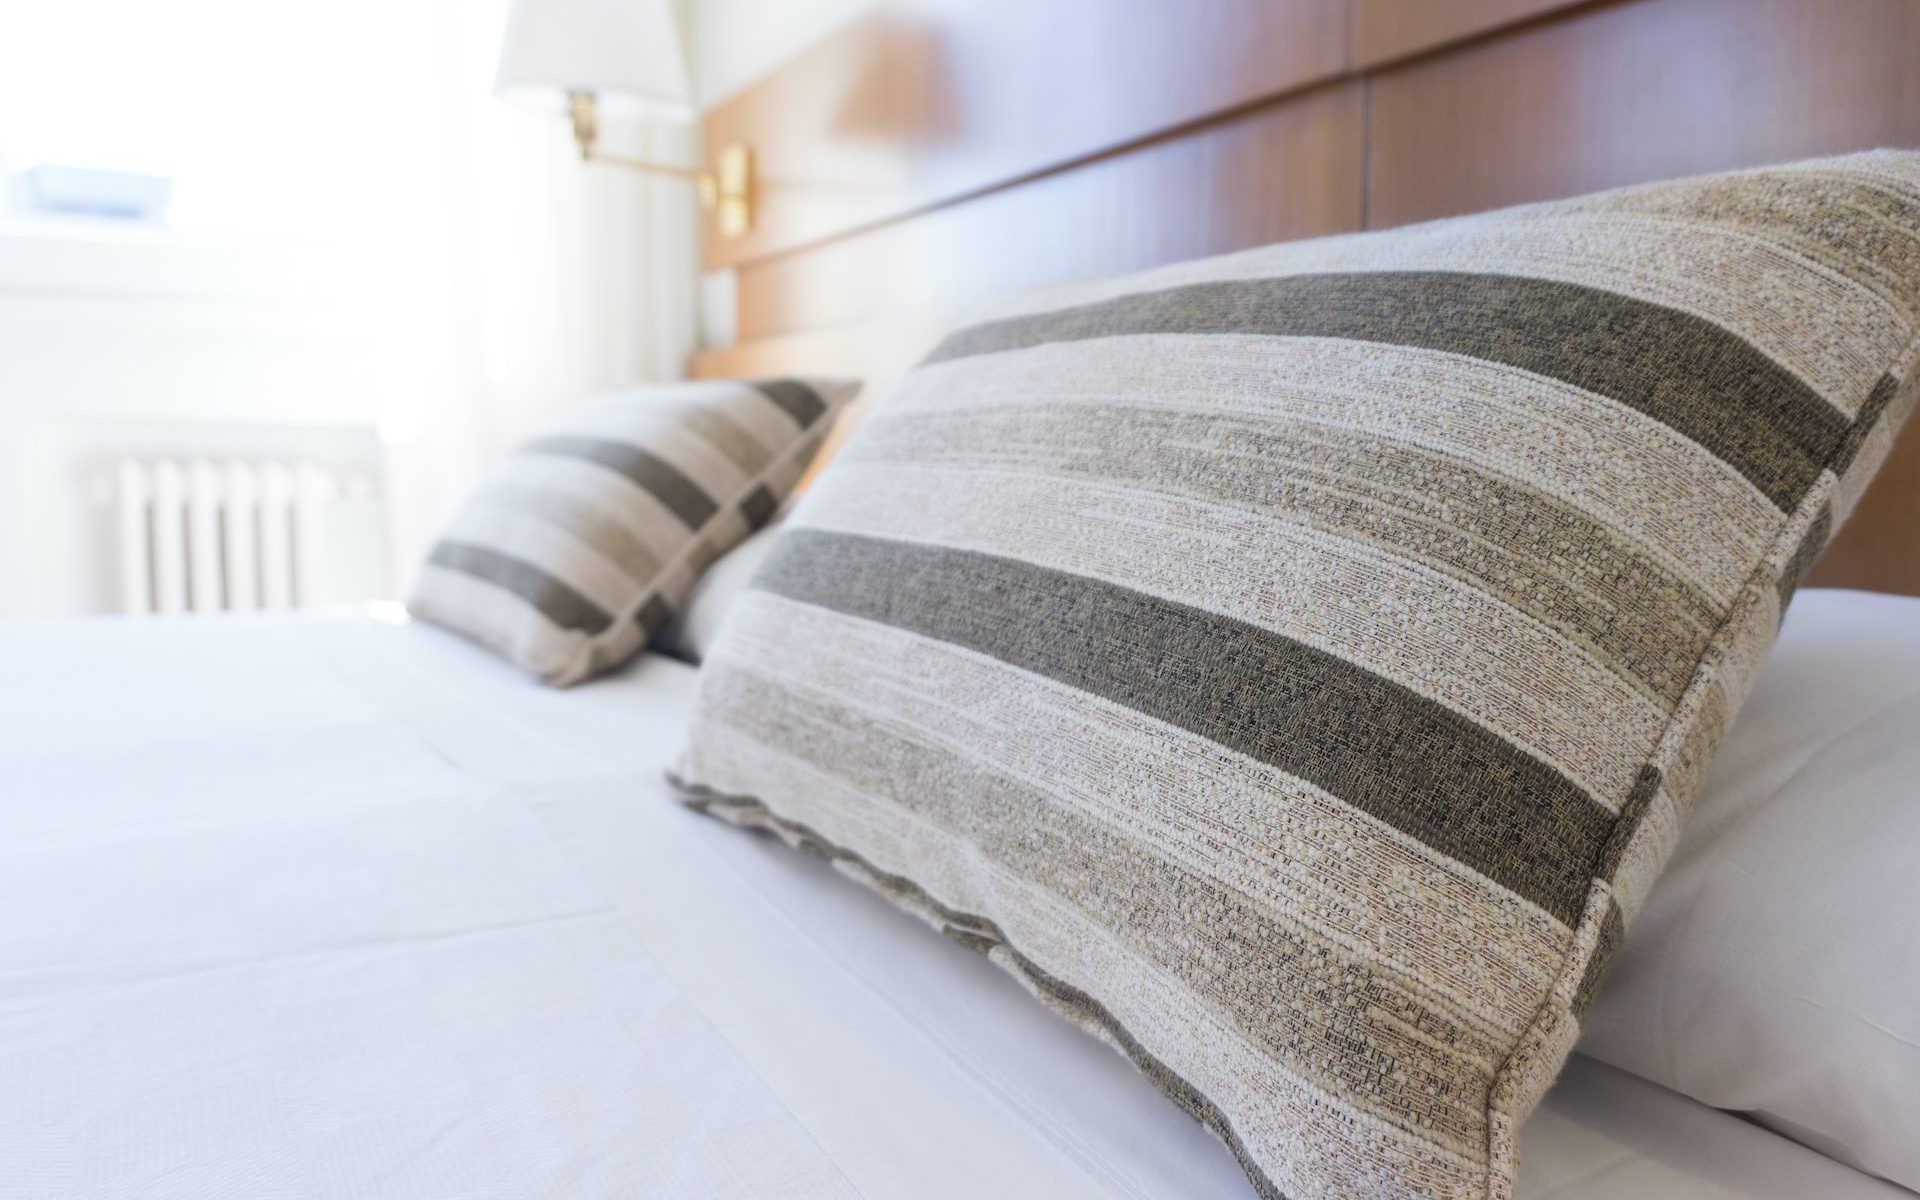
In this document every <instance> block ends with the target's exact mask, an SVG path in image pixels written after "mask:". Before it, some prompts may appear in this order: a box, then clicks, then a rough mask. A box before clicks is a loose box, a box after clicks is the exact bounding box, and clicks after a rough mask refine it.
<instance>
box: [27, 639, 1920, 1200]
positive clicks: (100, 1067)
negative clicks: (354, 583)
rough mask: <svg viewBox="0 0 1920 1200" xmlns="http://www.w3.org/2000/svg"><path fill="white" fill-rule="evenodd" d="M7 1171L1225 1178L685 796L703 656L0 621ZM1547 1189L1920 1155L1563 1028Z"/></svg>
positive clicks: (779, 850)
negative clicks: (678, 760)
mask: <svg viewBox="0 0 1920 1200" xmlns="http://www.w3.org/2000/svg"><path fill="white" fill-rule="evenodd" d="M0 663H4V664H6V668H5V670H6V674H5V677H4V682H0V1197H4V1198H9V1200H10V1198H14V1197H21V1198H26V1197H32V1198H34V1200H40V1198H43V1197H141V1198H143V1200H144V1198H147V1197H166V1196H181V1197H225V1196H232V1197H248V1198H253V1197H348V1196H351V1197H409V1198H412V1197H422V1198H437V1197H496V1196H498V1197H515V1198H518V1197H570V1198H575V1197H578V1198H591V1197H602V1196H606V1197H613V1196H622V1197H625V1196H647V1197H674V1196H686V1197H703V1198H704V1197H791V1198H812V1197H834V1198H840V1197H854V1196H864V1197H868V1198H871V1200H880V1198H890V1197H909V1196H910V1197H934V1198H937V1197H976V1196H982V1195H993V1196H1005V1197H1023V1196H1034V1197H1039V1196H1045V1197H1078V1196H1085V1197H1095V1196H1127V1197H1143V1198H1144V1197H1201V1196H1205V1197H1234V1196H1244V1195H1248V1194H1249V1189H1248V1187H1247V1185H1246V1183H1245V1181H1244V1179H1243V1178H1242V1177H1241V1175H1240V1173H1239V1171H1238V1169H1237V1167H1236V1166H1235V1165H1234V1163H1233V1161H1232V1159H1231V1157H1230V1156H1229V1155H1228V1154H1227V1152H1226V1151H1225V1150H1224V1148H1222V1147H1221V1146H1220V1145H1219V1144H1218V1143H1216V1142H1214V1141H1213V1140H1212V1139H1211V1138H1210V1137H1208V1136H1207V1135H1206V1134H1205V1133H1204V1132H1202V1131H1201V1130H1200V1129H1199V1127H1198V1126H1197V1125H1196V1124H1195V1123H1194V1122H1192V1121H1191V1120H1189V1119H1188V1118H1186V1117H1185V1116H1184V1115H1183V1114H1181V1113H1180V1112H1179V1111H1178V1110H1176V1109H1175V1108H1174V1107H1173V1106H1172V1105H1171V1104H1170V1103H1169V1102H1167V1101H1166V1100H1164V1099H1163V1098H1162V1097H1161V1096H1160V1095H1159V1094H1158V1092H1156V1091H1155V1090H1154V1089H1153V1087H1152V1086H1151V1085H1150V1084H1148V1083H1147V1082H1146V1081H1145V1079H1144V1078H1142V1077H1141V1076H1139V1075H1138V1074H1137V1073H1136V1072H1134V1071H1133V1069H1132V1068H1131V1067H1130V1066H1129V1065H1128V1064H1127V1063H1126V1062H1125V1061H1124V1060H1123V1059H1122V1058H1121V1057H1120V1056H1119V1055H1117V1054H1115V1053H1113V1052H1112V1051H1110V1050H1108V1049H1107V1048H1105V1047H1104V1046H1102V1045H1100V1044H1099V1043H1097V1042H1096V1041H1094V1040H1093V1039H1092V1038H1090V1037H1088V1036H1086V1035H1085V1034H1083V1033H1081V1032H1080V1031H1078V1030H1077V1029H1074V1028H1073V1027H1071V1026H1070V1025H1068V1024H1067V1023H1066V1022H1063V1021H1060V1020H1058V1019H1057V1018H1054V1017H1053V1016H1051V1015H1050V1014H1049V1013H1047V1012H1046V1011H1045V1010H1044V1009H1042V1008H1041V1006H1039V1005H1038V1004H1036V1003H1034V1002H1033V1001H1032V1000H1030V999H1029V998H1028V997H1027V996H1026V995H1025V994H1024V993H1023V992H1022V991H1021V990H1020V989H1019V987H1018V986H1017V985H1016V984H1014V983H1013V981H1012V980H1010V979H1009V978H1007V977H1006V976H1004V975H1002V974H1001V973H1000V972H999V971H997V970H996V969H994V968H993V967H992V966H991V965H990V964H988V963H987V962H986V961H985V960H984V959H982V958H980V957H979V956H978V955H975V954H973V953H972V952H970V951H968V950H965V949H963V948H962V947H959V946H957V945H955V944H953V943H950V942H948V941H947V940H946V939H943V938H940V937H938V936H936V935H934V934H933V933H932V932H931V931H929V930H927V929H925V928H924V927H922V926H920V925H919V924H917V923H916V922H914V921H912V920H911V919H910V918H907V917H905V916H904V915H902V914H900V913H898V912H896V911H894V910H893V909H891V908H890V907H889V906H887V905H886V904H884V903H882V902H880V901H879V900H877V899H876V898H874V897H872V896H871V895H869V894H867V893H866V892H864V891H863V890H862V889H860V888H859V887H857V886H856V885H854V884H852V883H851V882H849V881H846V880H844V879H842V878H840V877H839V876H837V875H835V874H834V873H833V872H831V871H830V870H828V869H827V868H826V867H825V866H824V865H823V864H821V863H819V862H817V861H815V860H812V859H810V858H808V857H806V856H803V855H799V854H795V853H793V852H791V851H789V850H787V849H785V848H783V847H779V846H776V845H774V844H772V843H771V842H770V841H769V840H767V839H764V838H759V837H754V836H750V835H747V834H745V833H743V832H741V831H739V830H736V829H732V828H729V827H725V826H723V825H721V824H720V823H718V822H714V821H711V820H708V819H706V818H703V817H700V816H698V815H696V814H693V813H690V812H688V811H686V810H683V809H681V808H680V807H679V806H678V805H676V804H674V803H672V801H671V799H670V797H669V795H668V792H667V790H666V788H665V786H664V784H663V783H662V782H661V780H660V770H661V768H662V766H663V765H664V764H665V763H666V762H667V761H668V759H669V757H670V756H671V755H672V753H673V752H674V750H675V749H676V745H677V741H678V736H679V730H680V727H681V722H682V721H683V719H684V717H683V714H684V712H685V710H686V705H687V702H688V699H689V697H690V695H691V688H692V682H693V672H692V670H691V668H688V667H685V666H683V665H681V664H679V663H675V662H671V661H668V660H665V659H660V658H648V659H645V660H643V661H642V662H640V663H639V664H636V665H635V666H634V667H633V668H631V669H630V670H628V671H626V672H624V673H623V674H621V675H619V676H617V677H615V678H613V679H609V680H606V681H603V682H599V683H595V684H590V685H588V686H586V687H583V688H580V689H575V690H573V691H569V692H552V691H548V690H545V689H542V688H539V687H538V686H537V685H534V684H532V683H530V682H528V681H526V680H525V679H523V678H522V677H521V676H519V675H518V674H516V673H514V672H513V671H512V670H511V669H510V668H507V667H506V666H504V665H503V664H500V663H499V662H497V661H495V660H494V659H492V658H491V657H490V656H488V655H486V654H485V653H483V652H481V651H479V650H478V649H476V648H474V647H472V646H470V645H468V644H467V643H465V642H462V641H459V640H458V639H455V638H453V637H451V636H448V635H444V634H441V633H439V632H438V631H435V630H432V629H429V628H424V627H416V626H406V625H397V624H391V623H386V622H382V621H379V620H375V619H371V618H369V617H366V616H352V617H336V618H328V619H322V618H292V617H286V618H221V619H211V620H209V619H193V620H176V621H163V620H147V621H99V622H73V623H63V624H39V625H16V626H11V627H5V628H0ZM1522 1155H1523V1159H1522V1187H1521V1194H1522V1195H1523V1196H1525V1197H1533V1198H1540V1200H1544V1198H1546V1197H1557V1198H1566V1200H1611V1198H1613V1197H1628V1196H1632V1197H1676V1198H1682V1200H1705V1198H1707V1197H1716V1198H1718V1197H1757V1198H1769V1200H1770V1198H1773V1197H1782V1198H1784V1197H1794V1198H1796V1200H1797V1198H1799V1197H1805V1196H1814V1195H1818V1196H1826V1197H1836V1198H1840V1200H1853V1198H1855V1197H1858V1198H1860V1200H1866V1198H1868V1197H1897V1196H1907V1195H1909V1194H1908V1193H1905V1192H1902V1191H1900V1190H1899V1189H1896V1188H1893V1187H1891V1186H1890V1185H1886V1184H1883V1183H1880V1182H1877V1181H1875V1180H1872V1179H1870V1178H1868V1177H1866V1176H1864V1175H1861V1174H1859V1173H1858V1172H1855V1171H1853V1170H1851V1169H1849V1168H1846V1167H1844V1166H1841V1165H1839V1164H1837V1163H1834V1162H1832V1161H1830V1160H1828V1159H1825V1158H1822V1157H1820V1156H1819V1155H1817V1154H1814V1153H1813V1152H1811V1151H1808V1150H1806V1149H1803V1148H1801V1147H1799V1146H1796V1145H1794V1144H1793V1143H1791V1142H1788V1141H1786V1140H1785V1139H1783V1138H1780V1137H1778V1136H1777V1135H1774V1134H1772V1133H1769V1132H1767V1131H1765V1130H1762V1129H1760V1128H1758V1127H1757V1126H1754V1125H1751V1124H1749V1123H1747V1122H1744V1121H1741V1120H1739V1119H1737V1118H1735V1117H1731V1116H1728V1115H1726V1114H1722V1113H1718V1112H1714V1111H1713V1110H1710V1109H1707V1108H1704V1107H1702V1106H1700V1105H1698V1104H1695V1103H1693V1102H1692V1101H1689V1100H1686V1099H1684V1098H1682V1097H1679V1096H1677V1095H1674V1094H1672V1093H1669V1092H1665V1091H1662V1090H1661V1089H1658V1088H1656V1087H1653V1086H1652V1085H1650V1084H1646V1083H1644V1082H1642V1081H1639V1080H1636V1079H1634V1078H1632V1077H1631V1076H1627V1075H1624V1074H1621V1073H1619V1072H1617V1071H1613V1070H1611V1069H1610V1068H1606V1067H1601V1066H1599V1065H1597V1064H1593V1063H1589V1062H1584V1061H1580V1060H1576V1062H1575V1064H1574V1065H1573V1067H1572V1068H1571V1069H1570V1070H1569V1072H1568V1075H1567V1077H1566V1079H1565V1080H1563V1082H1562V1084H1561V1086H1560V1087H1558V1088H1556V1089H1555V1091H1554V1093H1553V1094H1552V1095H1551V1096H1550V1097H1549V1099H1548V1101H1547V1103H1546V1105H1545V1106H1544V1108H1543V1109H1542V1111H1541V1113H1540V1114H1539V1115H1538V1116H1537V1117H1536V1118H1535V1119H1534V1120H1533V1121H1532V1122H1531V1123H1529V1125H1528V1126H1527V1128H1526V1129H1525V1130H1524V1132H1523V1136H1522Z"/></svg>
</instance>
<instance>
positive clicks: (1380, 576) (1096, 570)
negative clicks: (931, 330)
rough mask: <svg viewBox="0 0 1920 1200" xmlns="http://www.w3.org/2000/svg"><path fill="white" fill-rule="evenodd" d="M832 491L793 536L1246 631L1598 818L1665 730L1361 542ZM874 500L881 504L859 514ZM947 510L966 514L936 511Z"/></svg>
mask: <svg viewBox="0 0 1920 1200" xmlns="http://www.w3.org/2000/svg"><path fill="white" fill-rule="evenodd" d="M835 475H836V478H835V479H833V480H832V481H831V482H829V481H825V480H823V481H822V484H821V486H820V487H818V488H816V489H815V492H814V494H813V495H811V496H809V497H808V498H807V502H806V504H805V505H804V506H803V507H802V509H801V510H800V511H798V512H796V513H795V514H794V516H793V517H792V519H791V523H792V527H794V528H802V527H805V528H818V529H832V530H835V531H838V532H843V533H859V534H867V535H869V536H874V537H884V538H890V539H893V540H898V541H910V542H919V543H932V544H936V545H942V546H949V547H953V548H956V549H964V550H975V551H979V552H982V553H987V554H996V555H1000V556H1002V557H1007V558H1014V559H1018V560H1020V561H1024V562H1031V563H1036V564H1038V565H1042V566H1046V567H1051V568H1053V569H1055V570H1060V571H1066V572H1069V573H1071V574H1076V575H1088V576H1092V577H1095V578H1099V579H1104V580H1106V581H1108V582H1111V583H1117V584H1119V585H1121V586H1123V587H1128V588H1132V589H1134V590H1136V591H1143V592H1146V593H1148V594H1151V595H1156V596H1160V597H1163V598H1165V599H1170V600H1175V601H1178V602H1179V603H1183V604H1190V605H1192V606H1194V607H1196V608H1202V609H1206V610H1208V611H1211V612H1218V613H1220V614H1222V615H1224V616H1228V617H1232V618H1234V619H1236V620H1241V621H1245V622H1247V623H1248V624H1251V625H1256V626H1259V627H1260V628H1263V629H1268V630H1271V631H1273V632H1275V633H1279V634H1281V635H1283V636H1285V637H1289V638H1292V639H1294V640H1295V641H1299V642H1304V643H1306V644H1308V645H1310V646H1313V647H1314V648H1316V649H1319V650H1323V651H1325V652H1327V653H1329V654H1332V655H1335V656H1337V657H1339V658H1342V659H1345V660H1347V661H1349V662H1352V663H1356V664H1358V665H1360V666H1362V667H1364V668H1366V669H1367V670H1369V671H1372V672H1374V673H1375V674H1378V675H1384V676H1386V677H1387V678H1389V679H1392V680H1393V681H1394V682H1396V683H1399V684H1402V685H1403V686H1405V687H1407V688H1409V689H1411V690H1413V691H1415V692H1418V693H1419V694H1421V695H1423V696H1425V697H1427V698H1428V699H1432V700H1436V701H1438V702H1440V703H1443V704H1445V705H1447V706H1448V707H1450V708H1453V709H1454V710H1455V711H1458V712H1461V713H1463V714H1465V715H1467V716H1469V717H1471V718H1472V719H1473V720H1475V721H1476V722H1478V723H1479V724H1481V725H1483V726H1485V727H1486V728H1488V729H1492V730H1494V731H1495V732H1497V733H1500V734H1501V735H1502V736H1504V737H1506V738H1507V739H1508V740H1509V741H1512V742H1514V743H1515V744H1516V745H1519V746H1521V747H1522V748H1523V749H1526V750H1527V751H1528V752H1530V753H1532V754H1534V755H1535V756H1536V757H1538V758H1540V759H1542V760H1544V761H1546V762H1547V763H1548V764H1549V765H1551V766H1553V767H1555V768H1556V769H1558V770H1559V771H1561V772H1562V773H1563V774H1565V775H1567V776H1568V777H1569V778H1570V779H1572V780H1573V781H1574V782H1575V783H1577V784H1579V785H1580V786H1582V787H1583V788H1585V789H1586V790H1587V791H1589V792H1591V793H1592V794H1593V796H1594V798H1595V799H1596V800H1597V801H1598V802H1599V803H1601V804H1603V805H1605V806H1606V807H1607V808H1609V809H1618V808H1619V805H1620V802H1621V801H1622V800H1623V799H1624V798H1625V796H1626V794H1627V792H1628V790H1629V789H1631V788H1632V786H1633V779H1634V775H1635V774H1636V772H1638V770H1639V769H1640V765H1641V764H1642V763H1643V762H1645V761H1646V755H1647V753H1648V752H1649V751H1650V750H1651V749H1652V746H1653V741H1654V739H1655V738H1656V737H1657V736H1658V735H1659V730H1660V727H1661V725H1662V724H1664V722H1665V716H1666V713H1667V711H1668V710H1667V708H1666V706H1665V705H1663V704H1661V703H1659V702H1657V701H1655V700H1653V699H1652V698H1650V697H1648V696H1646V695H1644V694H1643V693H1642V692H1641V691H1640V690H1639V689H1638V688H1636V687H1635V686H1634V685H1633V684H1631V683H1630V682H1628V681H1627V680H1625V679H1623V678H1621V677H1620V676H1619V675H1617V674H1615V673H1614V672H1613V671H1611V670H1609V669H1608V668H1607V667H1606V666H1605V664H1604V663H1602V662H1600V661H1599V660H1598V659H1596V658H1595V657H1594V656H1593V655H1592V654H1590V653H1589V652H1588V651H1586V650H1585V649H1584V648H1583V647H1580V646H1577V645H1575V644H1574V643H1572V642H1570V641H1568V640H1567V639H1566V638H1564V637H1562V636H1561V635H1560V634H1558V633H1557V632H1555V631H1554V630H1552V629H1550V628H1548V627H1547V626H1545V625H1542V624H1541V623H1539V622H1537V621H1534V620H1533V619H1531V618H1529V617H1528V616H1526V614H1524V613H1521V612H1518V611H1517V610H1515V609H1514V608H1512V607H1511V606H1509V605H1507V604H1505V603H1502V602H1501V601H1499V600H1496V599H1494V598H1493V597H1491V596H1489V595H1488V594H1487V593H1485V592H1482V591H1480V590H1479V589H1477V588H1473V587H1470V586H1468V585H1466V584H1463V583H1461V582H1460V581H1458V580H1456V579H1453V578H1451V577H1450V576H1447V575H1443V574H1441V573H1440V572H1438V571H1434V570H1431V569H1429V568H1426V567H1422V566H1420V565H1418V564H1416V563H1412V562H1409V561H1407V560H1405V559H1401V558H1398V557H1396V556H1394V555H1391V554H1388V553H1385V552H1383V551H1381V550H1380V549H1378V548H1376V547H1374V546H1371V545H1368V544H1366V543H1364V542H1356V541H1351V540H1347V539H1343V538H1338V537H1335V536H1333V535H1331V534H1326V533H1322V532H1319V531H1317V530H1309V529H1302V528H1300V527H1298V526H1294V525H1289V524H1286V523H1284V522H1280V521H1276V520H1273V519H1271V518H1268V517H1264V516H1262V515H1260V514H1258V513H1250V512H1246V511H1244V510H1241V509H1235V508H1229V507H1225V506H1220V505H1212V504H1207V503H1205V502H1202V501H1198V500H1190V499H1185V498H1181V497H1169V496H1163V495H1159V494H1155V493H1143V492H1139V491H1135V490H1132V489H1126V488H1118V487H1113V486H1110V485H1102V484H1097V483H1091V482H1081V481H1073V480H1059V479H1046V478H1037V477H1033V476H1024V475H1016V474H1013V473H1011V472H994V471H956V470H951V469H946V468H930V467H911V466H891V465H883V464H877V463H871V464H870V463H854V462H848V463H841V464H839V465H838V466H837V467H836V469H835ZM935 480H938V481H939V482H938V483H937V484H935V483H934V482H933V481H935ZM956 488H958V489H963V490H954V489H956ZM876 495H884V496H890V497H892V499H891V501H890V502H889V503H887V504H884V505H881V504H874V503H872V502H871V501H870V500H868V499H867V497H870V496H876ZM955 495H964V496H967V497H969V500H968V502H967V503H965V504H952V503H950V502H947V501H946V500H945V499H944V498H945V497H950V496H955ZM1143 546H1150V547H1151V548H1152V552H1151V553H1143V552H1142V547H1143ZM1249 546H1258V547H1260V559H1261V562H1262V569H1261V570H1260V571H1259V572H1250V571H1248V570H1247V569H1246V564H1247V547H1249Z"/></svg>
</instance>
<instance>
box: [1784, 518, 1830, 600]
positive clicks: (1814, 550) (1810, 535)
mask: <svg viewBox="0 0 1920 1200" xmlns="http://www.w3.org/2000/svg"><path fill="white" fill-rule="evenodd" d="M1832 536H1833V509H1832V508H1831V507H1827V506H1822V507H1821V509H1820V513H1819V515H1818V516H1816V517H1814V519H1813V524H1811V525H1809V526H1807V533H1806V536H1805V537H1803V538H1801V539H1800V544H1799V545H1798V546H1796V547H1794V551H1793V557H1792V558H1789V559H1788V560H1787V565H1786V567H1785V569H1784V570H1782V571H1781V572H1780V580H1779V585H1778V586H1779V589H1780V616H1781V617H1782V618H1784V617H1785V616H1786V615H1787V605H1789V604H1791V603H1792V602H1793V594H1794V593H1795V592H1796V591H1798V590H1800V581H1801V580H1803V579H1805V578H1806V577H1807V572H1809V571H1811V570H1813V564H1814V563H1816V562H1818V561H1819V560H1820V552H1821V551H1822V550H1825V549H1826V548H1827V539H1828V538H1831V537H1832Z"/></svg>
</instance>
